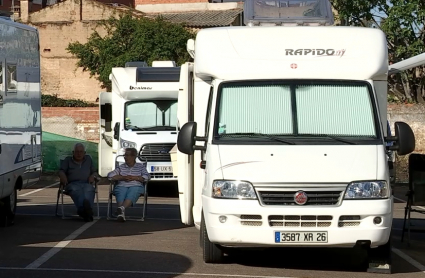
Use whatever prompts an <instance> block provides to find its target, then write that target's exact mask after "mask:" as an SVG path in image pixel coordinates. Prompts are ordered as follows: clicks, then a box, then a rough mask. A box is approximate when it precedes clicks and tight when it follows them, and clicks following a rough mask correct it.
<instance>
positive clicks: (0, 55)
mask: <svg viewBox="0 0 425 278" xmlns="http://www.w3.org/2000/svg"><path fill="white" fill-rule="evenodd" d="M0 34H1V42H0V44H1V47H0V63H1V66H0V72H1V77H0V226H5V225H6V226H7V225H11V224H13V222H14V217H15V211H16V202H17V190H21V189H23V188H25V187H29V186H31V185H34V184H35V183H36V182H38V180H39V178H40V175H41V92H40V53H39V37H38V32H37V30H36V29H35V28H32V27H29V26H27V25H23V24H19V23H16V22H12V21H10V20H7V19H0Z"/></svg>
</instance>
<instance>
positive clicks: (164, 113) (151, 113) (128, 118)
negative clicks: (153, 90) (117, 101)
mask: <svg viewBox="0 0 425 278" xmlns="http://www.w3.org/2000/svg"><path fill="white" fill-rule="evenodd" d="M124 123H125V125H124V126H125V129H127V130H129V129H131V130H158V131H160V130H175V127H176V124H177V100H152V101H140V102H128V103H127V104H126V106H125V119H124Z"/></svg>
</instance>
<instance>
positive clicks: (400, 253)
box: [392, 197, 425, 273]
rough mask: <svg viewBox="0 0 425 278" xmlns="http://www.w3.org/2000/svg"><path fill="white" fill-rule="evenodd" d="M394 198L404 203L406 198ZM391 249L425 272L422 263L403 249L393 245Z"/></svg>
mask: <svg viewBox="0 0 425 278" xmlns="http://www.w3.org/2000/svg"><path fill="white" fill-rule="evenodd" d="M394 199H396V200H398V201H400V202H403V203H406V200H403V199H400V198H397V197H394ZM415 207H418V208H420V209H424V210H425V208H424V207H420V206H415ZM393 230H401V231H402V230H403V229H394V228H393ZM392 251H393V252H394V253H395V254H397V255H398V256H399V257H401V258H402V259H404V260H405V261H406V262H408V263H409V264H411V265H413V266H414V267H416V268H417V269H419V270H420V271H422V272H423V273H425V266H424V265H422V264H421V263H419V262H418V261H416V260H415V259H413V258H412V257H410V256H409V255H407V254H406V253H404V252H403V251H401V250H399V249H397V248H394V247H393V248H392Z"/></svg>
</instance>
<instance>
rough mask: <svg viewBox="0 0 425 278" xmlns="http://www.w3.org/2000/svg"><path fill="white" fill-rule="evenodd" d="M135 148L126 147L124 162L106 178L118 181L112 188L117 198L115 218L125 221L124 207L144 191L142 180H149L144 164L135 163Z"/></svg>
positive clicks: (132, 202)
mask: <svg viewBox="0 0 425 278" xmlns="http://www.w3.org/2000/svg"><path fill="white" fill-rule="evenodd" d="M136 158H137V150H136V149H135V148H127V149H126V150H125V154H124V160H125V163H123V164H121V165H119V166H118V167H117V168H116V169H115V170H114V171H112V172H110V173H109V174H108V178H109V179H110V180H113V181H118V184H117V185H116V186H115V188H114V195H115V198H116V199H117V207H118V208H117V215H118V217H117V220H118V221H120V222H124V221H125V209H126V208H128V207H130V206H132V205H133V204H136V202H137V200H138V199H139V197H140V195H141V194H143V193H144V190H145V188H144V186H143V182H144V181H146V180H149V178H150V175H149V173H148V170H146V166H145V164H142V163H136Z"/></svg>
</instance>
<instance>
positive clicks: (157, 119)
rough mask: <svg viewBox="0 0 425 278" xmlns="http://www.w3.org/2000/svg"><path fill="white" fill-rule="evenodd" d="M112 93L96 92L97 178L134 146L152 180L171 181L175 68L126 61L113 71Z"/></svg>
mask: <svg viewBox="0 0 425 278" xmlns="http://www.w3.org/2000/svg"><path fill="white" fill-rule="evenodd" d="M110 79H111V82H112V92H110V93H109V92H103V93H100V96H99V102H100V124H101V134H100V143H99V173H100V175H101V176H106V175H107V173H108V172H109V171H111V170H112V169H113V168H114V165H115V158H116V157H117V156H118V155H123V154H124V152H125V151H124V150H125V148H129V147H133V148H136V149H137V150H138V151H139V155H140V156H141V157H143V158H144V159H146V160H147V161H148V164H147V169H148V171H149V172H150V174H151V176H152V181H175V180H176V177H175V176H174V175H173V168H172V163H171V158H170V154H169V152H170V150H171V148H172V147H173V146H174V145H175V144H176V141H177V129H176V123H177V96H178V90H179V79H180V67H176V65H175V63H174V62H172V61H154V62H153V63H152V67H148V66H147V64H146V63H145V62H129V63H127V64H126V66H125V67H118V68H113V69H112V73H111V75H110Z"/></svg>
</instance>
